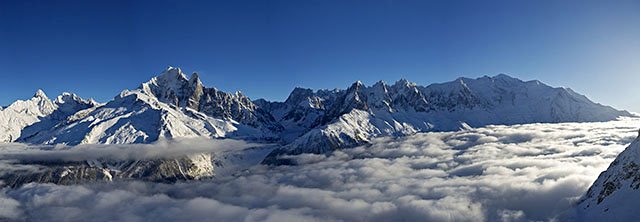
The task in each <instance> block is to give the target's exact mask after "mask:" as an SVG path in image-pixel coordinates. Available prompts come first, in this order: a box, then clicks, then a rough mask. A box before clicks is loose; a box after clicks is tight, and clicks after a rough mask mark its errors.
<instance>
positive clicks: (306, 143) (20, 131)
mask: <svg viewBox="0 0 640 222" xmlns="http://www.w3.org/2000/svg"><path fill="white" fill-rule="evenodd" d="M630 115H631V114H630V113H628V112H625V111H618V110H615V109H613V108H611V107H608V106H603V105H600V104H597V103H594V102H592V101H590V100H589V99H587V98H586V97H585V96H582V95H580V94H577V93H575V92H573V91H572V90H570V89H567V88H553V87H550V86H547V85H545V84H542V83H540V82H539V81H528V82H524V81H521V80H518V79H515V78H511V77H509V76H507V75H498V76H494V77H486V76H485V77H482V78H478V79H468V78H459V79H457V80H455V81H452V82H447V83H442V84H432V85H429V86H420V85H417V84H415V83H412V82H409V81H407V80H404V79H402V80H399V81H397V82H395V83H394V84H391V85H390V84H387V83H385V82H382V81H380V82H378V83H376V84H374V85H373V86H365V85H364V84H363V83H361V82H359V81H358V82H355V83H353V84H352V85H351V86H350V87H348V88H347V89H334V90H315V91H314V90H311V89H303V88H296V89H294V90H293V92H292V93H291V94H290V96H289V97H288V98H287V100H286V101H284V102H269V101H266V100H263V99H259V100H256V101H251V100H250V99H249V98H248V97H246V96H244V95H242V94H241V93H239V92H237V93H226V92H223V91H220V90H218V89H216V88H207V87H205V86H204V85H203V84H202V82H201V81H200V78H199V76H198V75H197V74H195V73H194V74H193V75H191V77H190V78H187V76H186V75H185V74H184V73H183V72H182V70H180V69H179V68H174V67H169V68H167V69H166V70H164V71H163V72H161V73H160V74H159V75H158V76H156V77H153V78H151V79H150V80H149V81H147V82H145V83H142V84H141V85H140V87H138V88H137V89H133V90H124V91H122V92H121V93H120V94H119V95H117V96H115V97H114V98H113V100H111V101H108V102H107V103H104V104H100V103H97V102H95V101H92V100H84V99H82V98H80V97H78V96H76V95H74V94H70V93H65V94H63V95H61V96H59V97H58V98H57V99H55V100H54V101H51V100H49V99H48V98H47V97H46V95H44V93H43V92H42V91H38V92H37V93H36V95H35V96H34V97H33V98H32V99H30V100H26V101H17V102H15V103H14V104H11V105H10V106H8V107H5V108H3V109H2V110H0V127H1V128H2V130H1V131H0V141H2V142H14V141H15V142H22V143H30V144H67V145H77V144H129V143H151V142H155V141H158V140H163V139H172V138H195V137H204V138H233V139H242V140H251V141H268V142H269V143H273V142H277V143H279V144H280V148H278V149H275V150H274V151H273V152H271V153H270V154H269V156H268V157H267V158H266V159H265V161H264V163H285V162H286V161H287V160H286V159H281V158H280V157H281V156H282V155H283V154H286V155H289V154H300V153H326V152H329V151H332V150H335V149H340V148H347V147H353V146H357V145H362V144H366V143H368V142H369V141H370V140H371V139H372V138H375V137H379V136H403V135H410V134H414V133H417V132H425V131H445V130H457V129H460V128H465V127H477V126H484V125H489V124H520V123H533V122H585V121H608V120H612V119H616V118H618V117H619V116H630ZM175 161H176V162H174V163H165V162H149V161H137V162H132V163H118V164H115V163H109V164H110V165H111V166H114V165H118V166H123V167H125V168H118V170H119V172H128V171H126V170H124V169H129V170H130V169H144V170H136V171H135V172H141V171H144V172H156V173H149V174H136V173H131V174H126V173H125V174H118V175H113V174H111V175H110V177H119V176H123V175H129V176H140V177H142V176H143V175H144V177H147V178H157V177H160V178H165V177H169V178H200V177H207V176H211V175H213V172H212V170H213V168H214V167H213V166H214V165H215V164H213V162H215V161H216V158H215V157H214V156H212V155H210V154H206V155H191V156H188V157H185V158H182V159H179V160H175ZM105 164H107V163H101V162H99V161H98V162H95V163H92V164H89V163H74V165H73V166H69V167H63V168H56V169H58V171H55V172H58V173H54V171H48V172H49V173H51V175H62V173H60V172H67V170H69V169H74V170H75V171H73V170H72V172H71V173H70V172H67V173H64V175H100V173H99V172H102V171H101V170H102V168H101V167H100V166H104V165H105ZM131 164H132V165H131ZM191 166H194V167H195V169H193V170H190V171H189V172H195V173H187V174H185V173H184V171H183V169H187V168H189V167H191ZM58 167H59V166H58ZM158 167H162V168H163V169H164V170H158V169H156V168H158ZM87 170H88V171H87ZM94 171H95V172H94ZM80 172H94V173H89V174H84V173H80ZM104 175H107V174H104ZM150 175H151V176H150ZM163 175H164V176H163ZM176 175H183V176H178V177H176ZM184 175H187V176H184ZM90 177H91V178H97V177H95V176H90ZM124 177H127V176H124ZM19 178H22V179H15V178H14V179H15V181H22V182H25V181H29V179H28V178H50V176H47V175H36V176H33V175H32V176H28V177H19ZM25 178H27V179H25ZM165 179H166V178H165ZM45 181H60V178H56V177H51V179H47V180H45Z"/></svg>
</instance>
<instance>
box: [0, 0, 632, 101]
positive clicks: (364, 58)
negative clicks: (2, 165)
mask: <svg viewBox="0 0 640 222" xmlns="http://www.w3.org/2000/svg"><path fill="white" fill-rule="evenodd" d="M169 65H171V66H179V67H182V68H183V70H185V71H187V72H189V73H190V72H193V71H197V72H199V73H200V74H201V78H202V79H203V82H204V83H205V85H207V86H215V87H217V88H219V89H223V90H227V91H236V90H241V91H242V92H244V93H245V94H247V95H248V96H250V97H251V98H253V99H257V98H260V97H264V98H267V99H271V100H284V99H285V98H286V97H287V95H288V94H289V92H290V91H291V90H292V88H293V87H295V86H303V87H310V88H336V87H341V88H342V87H346V86H348V85H349V84H350V83H352V82H354V81H355V80H362V81H363V82H365V83H366V84H372V83H374V82H375V81H377V80H385V81H388V82H393V81H395V80H397V79H399V78H407V79H409V80H411V81H414V82H417V83H419V84H428V83H433V82H442V81H449V80H453V79H455V78H456V77H459V76H466V77H478V76H482V75H495V74H498V73H507V74H510V75H512V76H515V77H519V78H522V79H525V80H529V79H539V80H541V81H543V82H546V83H548V84H551V85H556V86H568V87H571V88H573V89H575V90H576V91H578V92H581V93H584V94H586V95H587V96H589V97H590V98H592V99H594V100H595V101H598V102H601V103H605V104H610V105H614V106H616V107H619V108H625V109H630V110H632V111H640V88H638V87H637V86H638V85H639V83H640V81H639V80H640V1H597V2H596V1H593V2H588V1H569V0H561V1H556V0H550V1H546V0H535V1H533V0H532V1H511V0H509V1H475V0H471V1H455V0H453V1H451V0H443V1H394V0H385V1H373V0H371V1H365V0H362V1H349V0H335V1H333V0H317V1H311V0H291V1H264V0H256V1H231V0H230V1H201V2H190V1H177V0H176V1H148V2H146V1H113V0H108V1H107V0H104V1H49V0H43V1H31V0H16V1H12V0H3V1H0V67H1V71H0V79H1V80H0V104H1V105H8V104H9V103H10V102H11V101H14V100H16V99H25V98H29V97H30V96H31V95H32V94H33V93H34V92H35V91H36V89H38V88H42V89H44V90H45V92H47V94H49V96H50V97H53V96H55V95H57V94H59V93H61V92H63V91H71V92H75V93H77V94H79V95H80V96H83V97H93V98H95V99H97V100H98V101H107V100H109V99H110V98H112V97H113V96H114V95H116V94H117V93H118V92H120V91H121V90H123V89H127V88H128V89H132V88H135V87H137V86H138V85H139V84H140V83H141V82H144V81H146V80H148V79H149V78H151V77H152V76H154V75H156V74H157V73H158V72H160V71H162V70H163V69H164V68H165V67H166V66H169Z"/></svg>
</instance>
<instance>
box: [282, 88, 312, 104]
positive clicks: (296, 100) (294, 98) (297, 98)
mask: <svg viewBox="0 0 640 222" xmlns="http://www.w3.org/2000/svg"><path fill="white" fill-rule="evenodd" d="M313 96H315V95H314V93H313V90H312V89H306V88H302V87H296V88H294V89H293V91H291V94H289V97H287V99H286V100H285V101H284V103H286V104H289V105H299V104H301V103H303V102H306V101H307V99H308V98H309V97H313Z"/></svg>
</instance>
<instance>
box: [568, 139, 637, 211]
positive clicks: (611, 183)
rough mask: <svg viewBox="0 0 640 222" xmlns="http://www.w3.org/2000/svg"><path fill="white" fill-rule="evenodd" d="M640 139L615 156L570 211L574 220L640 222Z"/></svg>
mask: <svg viewBox="0 0 640 222" xmlns="http://www.w3.org/2000/svg"><path fill="white" fill-rule="evenodd" d="M638 188H640V136H639V137H638V138H636V139H635V140H634V141H633V142H632V143H631V145H629V147H627V148H626V149H625V150H624V151H622V153H620V154H619V155H618V157H616V159H615V160H614V161H613V162H612V163H611V165H609V168H607V170H606V171H604V172H602V173H601V174H600V176H598V179H597V180H596V181H595V182H594V183H593V184H592V185H591V187H590V188H589V190H588V191H587V194H586V195H585V196H584V197H583V199H582V200H581V201H580V202H579V204H578V205H577V206H576V207H575V209H574V211H572V212H570V214H569V215H570V218H569V219H570V220H574V221H638V220H640V215H639V214H638V213H637V212H636V210H637V205H636V204H637V203H638V199H640V190H638Z"/></svg>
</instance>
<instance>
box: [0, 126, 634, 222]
mask: <svg viewBox="0 0 640 222" xmlns="http://www.w3.org/2000/svg"><path fill="white" fill-rule="evenodd" d="M638 126H640V120H639V119H623V120H620V121H612V122H607V123H564V124H528V125H517V126H488V127H483V128H477V129H469V130H465V131H460V132H445V133H424V134H418V135H415V136H409V137H404V138H380V139H376V140H375V141H373V143H372V145H369V146H362V147H357V148H353V149H346V150H342V151H336V152H334V153H332V154H330V155H312V154H306V155H300V156H294V157H291V158H295V159H296V161H298V162H300V163H303V164H301V165H298V166H279V167H272V166H254V167H251V168H249V169H248V170H245V171H242V173H238V174H235V175H234V176H228V177H222V178H217V179H214V180H211V181H192V182H181V183H176V184H157V183H145V182H115V183H110V184H104V183H101V184H90V185H75V186H58V185H51V184H29V185H26V186H23V187H21V188H18V189H4V190H3V192H2V194H0V215H2V216H3V217H5V218H9V219H23V218H28V219H30V220H35V221H40V220H62V221H67V220H72V221H74V220H80V221H82V220H92V221H113V220H116V221H119V220H126V221H175V220H180V221H185V220H186V221H189V220H196V221H197V220H206V221H482V220H487V221H530V220H549V219H552V218H553V217H554V216H556V215H558V214H559V213H561V212H562V211H564V210H565V209H567V208H569V207H570V206H571V204H572V203H573V202H574V201H575V200H576V199H577V198H579V197H580V196H581V195H582V194H583V193H584V192H585V191H586V189H587V188H588V186H589V185H590V184H591V183H592V182H593V181H594V180H595V179H596V177H597V176H598V174H599V173H600V172H601V171H603V170H604V169H606V168H607V166H608V164H609V163H610V162H611V161H612V160H613V158H615V156H616V155H617V154H618V153H619V152H621V151H622V150H623V149H624V148H625V146H626V145H627V144H628V143H630V142H631V141H632V140H633V139H634V138H635V137H636V136H637V127H638Z"/></svg>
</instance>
